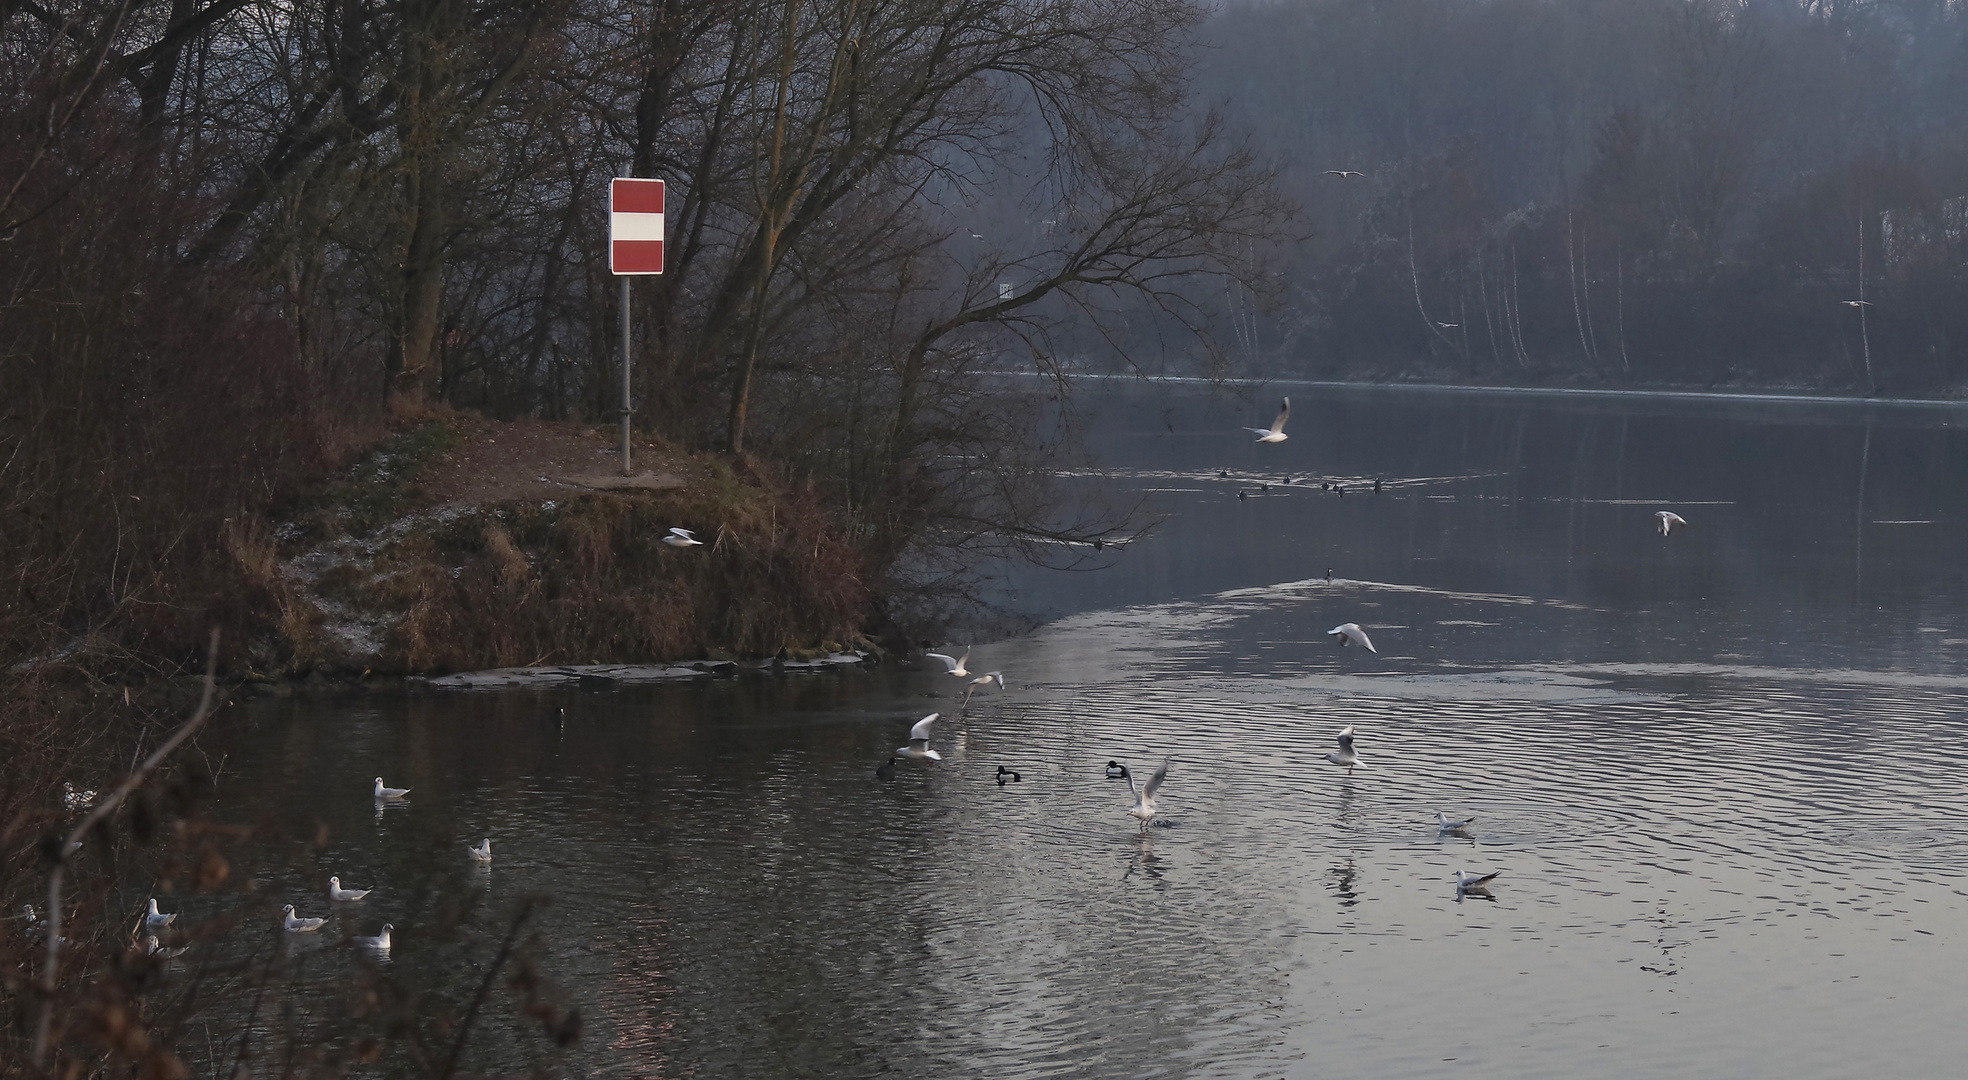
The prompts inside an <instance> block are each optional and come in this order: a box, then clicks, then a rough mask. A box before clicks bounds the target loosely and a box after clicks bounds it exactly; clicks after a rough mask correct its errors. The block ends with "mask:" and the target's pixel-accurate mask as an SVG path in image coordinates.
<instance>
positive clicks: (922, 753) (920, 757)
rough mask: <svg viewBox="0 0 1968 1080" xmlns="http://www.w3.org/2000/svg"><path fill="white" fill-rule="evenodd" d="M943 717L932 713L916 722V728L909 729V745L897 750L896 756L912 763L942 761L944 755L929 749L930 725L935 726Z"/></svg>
mask: <svg viewBox="0 0 1968 1080" xmlns="http://www.w3.org/2000/svg"><path fill="white" fill-rule="evenodd" d="M941 715H943V714H942V713H930V714H929V715H928V716H925V717H923V718H922V719H921V720H918V721H916V726H915V727H912V728H910V729H909V745H907V746H904V747H902V748H900V749H898V750H896V751H895V754H896V756H897V757H905V758H908V759H909V760H910V761H942V760H943V755H942V754H939V753H937V752H936V751H934V750H931V749H930V748H929V725H931V724H934V723H935V722H936V718H937V717H939V716H941Z"/></svg>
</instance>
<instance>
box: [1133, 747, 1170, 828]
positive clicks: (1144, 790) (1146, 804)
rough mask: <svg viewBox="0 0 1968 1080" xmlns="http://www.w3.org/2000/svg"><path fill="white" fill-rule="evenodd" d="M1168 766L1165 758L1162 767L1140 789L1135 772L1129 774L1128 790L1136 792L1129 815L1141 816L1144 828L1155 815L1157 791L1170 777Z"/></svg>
mask: <svg viewBox="0 0 1968 1080" xmlns="http://www.w3.org/2000/svg"><path fill="white" fill-rule="evenodd" d="M1168 767H1169V763H1168V759H1167V758H1163V759H1162V767H1161V768H1159V769H1156V770H1155V775H1153V776H1151V777H1149V778H1148V782H1147V783H1145V784H1143V785H1141V789H1140V790H1139V791H1136V790H1135V787H1134V774H1132V773H1129V774H1128V778H1127V782H1128V790H1129V791H1133V792H1134V805H1133V806H1131V807H1129V808H1128V816H1129V817H1135V818H1140V819H1141V827H1142V828H1143V829H1146V828H1147V827H1148V819H1150V818H1152V817H1154V816H1155V792H1156V791H1158V790H1160V789H1161V786H1162V781H1164V780H1167V779H1168Z"/></svg>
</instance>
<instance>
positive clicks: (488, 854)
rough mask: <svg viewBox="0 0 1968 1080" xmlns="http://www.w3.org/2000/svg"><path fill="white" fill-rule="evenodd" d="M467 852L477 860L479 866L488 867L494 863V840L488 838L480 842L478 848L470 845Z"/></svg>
mask: <svg viewBox="0 0 1968 1080" xmlns="http://www.w3.org/2000/svg"><path fill="white" fill-rule="evenodd" d="M465 851H466V852H468V853H469V854H470V855H471V857H472V858H474V859H477V860H478V862H479V865H481V866H483V865H486V864H488V863H490V862H491V861H492V838H491V837H489V836H488V837H486V838H485V839H483V840H480V841H479V842H478V846H477V847H473V846H471V845H470V844H466V845H465Z"/></svg>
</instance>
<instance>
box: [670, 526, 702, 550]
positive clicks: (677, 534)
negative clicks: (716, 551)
mask: <svg viewBox="0 0 1968 1080" xmlns="http://www.w3.org/2000/svg"><path fill="white" fill-rule="evenodd" d="M663 542H664V543H665V544H668V545H670V546H671V547H703V546H704V542H703V541H702V540H699V539H697V537H696V536H695V535H694V534H692V533H691V531H690V530H689V529H671V530H670V535H668V536H665V537H664V538H663Z"/></svg>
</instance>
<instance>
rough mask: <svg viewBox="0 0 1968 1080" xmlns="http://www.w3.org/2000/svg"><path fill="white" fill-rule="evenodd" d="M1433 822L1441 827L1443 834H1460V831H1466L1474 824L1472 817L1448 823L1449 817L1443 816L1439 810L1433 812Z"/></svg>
mask: <svg viewBox="0 0 1968 1080" xmlns="http://www.w3.org/2000/svg"><path fill="white" fill-rule="evenodd" d="M1435 822H1436V824H1438V825H1440V826H1442V831H1443V832H1461V831H1462V830H1464V829H1467V828H1468V827H1470V826H1471V825H1474V824H1476V819H1475V818H1473V817H1466V818H1463V819H1462V820H1461V821H1450V820H1449V815H1447V814H1444V813H1443V812H1441V811H1440V810H1437V811H1435Z"/></svg>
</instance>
